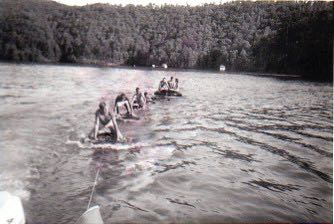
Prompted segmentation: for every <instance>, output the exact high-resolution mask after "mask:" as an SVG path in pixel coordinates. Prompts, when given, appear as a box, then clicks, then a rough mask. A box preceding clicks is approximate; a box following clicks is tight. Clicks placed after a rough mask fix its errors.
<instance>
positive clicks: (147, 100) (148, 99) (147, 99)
mask: <svg viewBox="0 0 334 224" xmlns="http://www.w3.org/2000/svg"><path fill="white" fill-rule="evenodd" d="M144 97H145V99H146V103H155V102H154V101H153V100H155V98H153V97H149V96H148V93H147V92H145V93H144Z"/></svg>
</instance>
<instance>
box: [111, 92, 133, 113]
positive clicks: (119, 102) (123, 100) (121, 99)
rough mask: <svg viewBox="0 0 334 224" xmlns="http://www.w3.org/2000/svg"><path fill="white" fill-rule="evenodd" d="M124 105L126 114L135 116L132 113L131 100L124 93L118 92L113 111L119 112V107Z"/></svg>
mask: <svg viewBox="0 0 334 224" xmlns="http://www.w3.org/2000/svg"><path fill="white" fill-rule="evenodd" d="M123 106H124V107H125V109H126V112H127V115H131V116H135V115H134V114H133V110H132V106H131V102H130V100H129V98H128V97H127V96H126V95H125V93H120V94H119V95H118V96H117V97H116V99H115V111H116V114H120V109H121V108H122V107H123Z"/></svg>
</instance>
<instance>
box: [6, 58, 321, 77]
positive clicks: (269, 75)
mask: <svg viewBox="0 0 334 224" xmlns="http://www.w3.org/2000/svg"><path fill="white" fill-rule="evenodd" d="M0 63H1V64H5V63H7V64H15V65H20V64H22V65H50V66H73V67H92V68H116V69H133V70H152V71H155V70H156V71H166V72H177V71H183V72H203V71H205V72H208V73H216V74H222V75H224V74H232V75H233V74H235V73H237V74H238V75H250V76H261V77H276V78H288V79H303V80H308V79H306V78H305V77H303V76H302V75H297V74H283V73H282V74H281V73H273V72H268V73H266V72H254V71H252V72H250V71H226V72H220V71H219V70H218V69H217V70H215V69H200V68H190V69H185V68H167V69H165V68H161V67H158V68H152V67H149V66H136V67H133V66H129V65H112V66H105V65H99V64H93V63H59V62H58V63H57V62H15V61H5V60H1V61H0ZM314 81H321V80H314Z"/></svg>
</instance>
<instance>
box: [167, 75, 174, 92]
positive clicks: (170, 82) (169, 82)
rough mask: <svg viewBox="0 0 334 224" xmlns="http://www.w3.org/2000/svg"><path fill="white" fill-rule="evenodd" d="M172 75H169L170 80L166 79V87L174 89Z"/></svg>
mask: <svg viewBox="0 0 334 224" xmlns="http://www.w3.org/2000/svg"><path fill="white" fill-rule="evenodd" d="M173 79H174V77H173V76H171V77H170V80H169V81H168V89H174V80H173Z"/></svg>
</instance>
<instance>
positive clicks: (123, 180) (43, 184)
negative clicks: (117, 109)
mask: <svg viewBox="0 0 334 224" xmlns="http://www.w3.org/2000/svg"><path fill="white" fill-rule="evenodd" d="M0 67H1V69H0V102H1V105H2V106H1V108H0V118H1V123H0V137H1V141H0V153H1V157H0V162H1V163H0V172H1V173H0V189H1V190H9V191H11V192H13V193H14V194H17V195H19V196H20V197H21V198H23V200H24V201H23V202H24V207H25V210H26V213H27V214H26V215H27V219H28V221H29V223H36V224H37V223H51V224H52V223H73V222H74V221H75V220H76V219H77V218H78V217H79V216H80V214H81V213H82V212H83V211H84V210H85V208H86V206H87V203H88V200H89V194H90V191H91V188H92V184H93V181H94V177H95V174H96V171H97V168H98V167H102V168H101V173H100V176H99V179H98V183H97V187H96V192H95V194H94V198H93V204H99V205H100V206H101V212H102V216H103V218H104V220H105V223H129V222H139V223H157V222H158V223H166V222H168V223H171V222H173V223H180V222H181V223H183V222H191V223H196V222H197V223H207V222H283V221H285V222H315V221H317V222H331V220H332V211H333V208H332V179H333V173H332V158H333V152H332V147H333V137H332V136H333V132H332V130H333V125H332V119H333V110H332V107H333V105H332V98H333V97H332V85H329V84H324V83H310V82H304V81H298V80H290V81H289V80H279V79H275V78H265V77H256V76H245V75H238V74H226V75H222V74H217V73H206V72H195V71H167V70H165V71H157V70H131V69H109V68H92V67H77V66H44V65H14V64H1V65H0ZM164 76H166V77H168V76H174V77H177V78H179V80H180V83H181V92H182V94H183V95H184V97H182V98H171V99H169V100H168V99H161V100H159V101H157V102H156V103H155V104H152V105H151V106H150V108H149V109H148V110H146V111H143V112H140V113H139V115H140V117H141V119H140V120H139V121H133V122H121V123H120V124H119V126H120V129H121V131H122V132H123V133H124V135H125V136H126V137H127V138H128V142H127V143H125V144H115V145H110V144H96V145H92V144H91V143H89V142H84V141H82V138H83V137H84V136H85V135H86V134H87V133H88V132H89V131H90V130H91V128H92V126H93V123H94V112H95V110H96V108H97V105H98V102H99V100H101V99H103V100H106V101H107V102H109V103H112V102H113V100H114V98H115V96H116V94H117V93H119V92H121V91H122V92H125V93H127V94H132V93H133V92H134V89H135V87H137V86H139V87H140V88H141V89H143V90H148V91H149V92H151V93H152V92H153V91H154V90H155V89H156V87H157V85H158V81H159V80H160V79H161V78H162V77H164Z"/></svg>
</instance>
